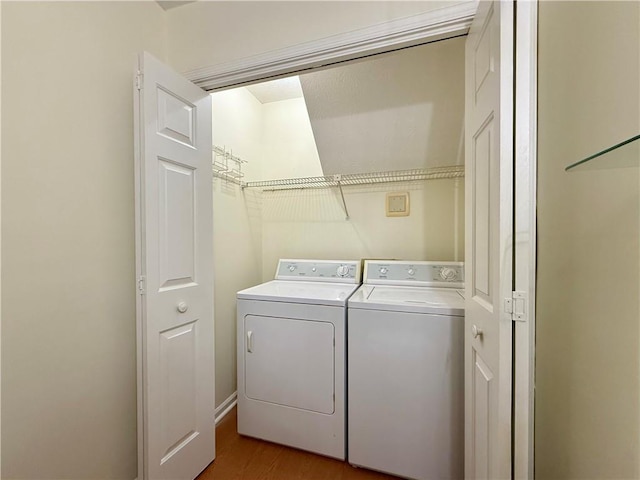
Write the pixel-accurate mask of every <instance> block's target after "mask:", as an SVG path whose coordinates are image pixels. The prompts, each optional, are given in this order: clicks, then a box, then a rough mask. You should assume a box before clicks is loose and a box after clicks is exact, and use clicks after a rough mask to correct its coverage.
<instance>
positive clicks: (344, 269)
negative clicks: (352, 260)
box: [336, 265, 349, 277]
mask: <svg viewBox="0 0 640 480" xmlns="http://www.w3.org/2000/svg"><path fill="white" fill-rule="evenodd" d="M336 273H337V274H338V276H339V277H346V276H347V275H349V266H348V265H340V266H339V267H338V270H337V271H336Z"/></svg>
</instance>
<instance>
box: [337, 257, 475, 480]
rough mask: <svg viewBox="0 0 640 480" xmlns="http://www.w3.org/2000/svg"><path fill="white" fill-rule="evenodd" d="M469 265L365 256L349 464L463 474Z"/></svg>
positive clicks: (357, 306) (418, 475)
mask: <svg viewBox="0 0 640 480" xmlns="http://www.w3.org/2000/svg"><path fill="white" fill-rule="evenodd" d="M463 286H464V266H463V264H462V263H460V262H400V261H394V262H389V261H387V262H378V261H367V262H365V268H364V284H363V285H362V287H360V289H359V290H358V291H357V292H356V293H355V294H354V295H353V296H352V297H351V299H350V300H349V303H348V305H349V307H348V318H349V326H348V346H349V349H348V392H349V401H348V432H349V442H348V461H349V463H351V464H353V465H358V466H362V467H366V468H370V469H373V470H378V471H381V472H385V473H391V474H394V475H398V476H402V477H406V478H412V479H418V480H423V479H429V480H433V479H461V478H464V363H463V360H464V349H463V347H464V337H463V331H464V296H463V291H462V290H461V289H462V288H463Z"/></svg>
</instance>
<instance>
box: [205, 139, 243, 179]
mask: <svg viewBox="0 0 640 480" xmlns="http://www.w3.org/2000/svg"><path fill="white" fill-rule="evenodd" d="M212 151H213V161H212V162H211V168H212V169H213V176H214V177H216V178H221V179H222V180H224V181H225V182H230V183H234V184H236V185H240V186H241V187H244V186H245V184H244V182H243V181H242V177H244V173H243V172H242V164H243V163H247V160H243V159H241V158H240V157H237V156H235V155H233V152H232V150H227V148H226V147H220V146H218V145H213V147H212Z"/></svg>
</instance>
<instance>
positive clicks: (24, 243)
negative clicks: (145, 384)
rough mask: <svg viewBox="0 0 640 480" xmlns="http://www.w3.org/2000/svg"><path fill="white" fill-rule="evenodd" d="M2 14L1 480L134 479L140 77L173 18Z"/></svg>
mask: <svg viewBox="0 0 640 480" xmlns="http://www.w3.org/2000/svg"><path fill="white" fill-rule="evenodd" d="M1 8H2V97H3V102H2V118H3V119H4V120H5V121H4V122H3V123H2V138H3V140H4V141H3V142H2V157H3V163H2V179H3V183H2V234H3V238H2V257H3V265H2V267H3V268H2V286H3V292H2V294H3V298H2V317H3V320H4V321H3V325H2V328H3V331H2V478H6V479H11V478H28V479H35V478H38V479H53V478H56V479H61V478H65V479H85V480H86V479H89V478H91V479H105V478H114V479H115V478H117V479H133V478H135V476H136V473H137V470H136V462H137V457H136V356H135V348H136V343H135V262H134V200H133V199H134V182H133V103H132V102H133V100H132V98H133V92H132V71H133V64H134V60H135V53H137V52H139V51H141V50H148V51H150V52H152V53H153V54H155V55H156V56H158V57H159V58H161V59H162V58H163V57H164V13H163V11H162V10H161V9H160V7H159V6H158V5H157V4H156V3H155V2H144V3H137V2H122V3H120V2H118V3H103V2H88V3H57V2H51V3H30V2H24V3H10V2H2V5H1ZM8 119H9V120H8Z"/></svg>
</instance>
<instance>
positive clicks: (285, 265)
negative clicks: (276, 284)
mask: <svg viewBox="0 0 640 480" xmlns="http://www.w3.org/2000/svg"><path fill="white" fill-rule="evenodd" d="M276 280H305V281H308V282H312V281H319V282H341V283H360V280H361V275H360V261H358V260H290V259H280V261H279V262H278V269H277V270H276Z"/></svg>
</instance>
